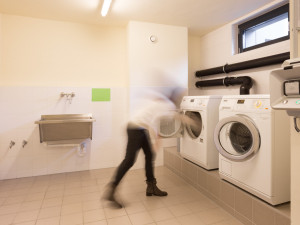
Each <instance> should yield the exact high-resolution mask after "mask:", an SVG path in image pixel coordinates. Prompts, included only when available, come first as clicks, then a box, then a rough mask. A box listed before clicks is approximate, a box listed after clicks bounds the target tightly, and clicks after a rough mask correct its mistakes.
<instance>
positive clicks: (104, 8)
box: [101, 0, 112, 17]
mask: <svg viewBox="0 0 300 225" xmlns="http://www.w3.org/2000/svg"><path fill="white" fill-rule="evenodd" d="M111 1H112V0H104V2H103V5H102V10H101V15H102V16H103V17H104V16H106V14H107V12H108V10H109V7H110V4H111Z"/></svg>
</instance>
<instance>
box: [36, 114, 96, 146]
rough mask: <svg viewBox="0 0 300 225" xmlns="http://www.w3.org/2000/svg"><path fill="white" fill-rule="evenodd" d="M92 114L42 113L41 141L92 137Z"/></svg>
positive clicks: (40, 125) (39, 121)
mask: <svg viewBox="0 0 300 225" xmlns="http://www.w3.org/2000/svg"><path fill="white" fill-rule="evenodd" d="M94 121H96V120H95V119H93V116H92V114H59V115H42V116H41V120H38V121H35V124H38V125H39V131H40V142H41V143H42V142H52V143H53V142H57V141H69V142H72V141H76V140H84V139H92V130H93V129H92V128H93V122H94Z"/></svg>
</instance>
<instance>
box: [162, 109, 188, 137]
mask: <svg viewBox="0 0 300 225" xmlns="http://www.w3.org/2000/svg"><path fill="white" fill-rule="evenodd" d="M178 113H181V112H177V111H171V112H169V113H166V114H164V115H162V116H161V117H160V119H159V121H158V125H157V126H158V135H159V136H160V137H162V138H175V137H181V135H182V130H183V125H182V123H181V121H180V119H179V118H178V117H177V116H176V114H178Z"/></svg>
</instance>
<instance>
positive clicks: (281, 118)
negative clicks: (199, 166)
mask: <svg viewBox="0 0 300 225" xmlns="http://www.w3.org/2000/svg"><path fill="white" fill-rule="evenodd" d="M219 110H220V112H219V118H220V121H219V122H218V124H217V126H216V128H215V132H214V141H215V144H216V147H217V149H218V151H219V153H220V154H219V174H220V176H221V178H222V179H224V180H227V181H229V182H231V183H233V184H235V185H237V186H239V187H240V188H242V189H244V190H246V191H248V192H250V193H252V194H254V195H255V196H257V197H259V198H261V199H263V200H265V201H266V202H268V203H270V204H272V205H277V204H280V203H284V202H288V201H290V128H289V118H288V116H287V114H286V113H285V112H283V111H278V110H272V108H271V106H270V96H269V95H236V96H235V95H234V96H223V99H222V101H221V103H220V108H219Z"/></svg>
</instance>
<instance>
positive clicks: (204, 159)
mask: <svg viewBox="0 0 300 225" xmlns="http://www.w3.org/2000/svg"><path fill="white" fill-rule="evenodd" d="M221 99H222V96H213V95H212V96H185V97H183V99H182V102H181V105H180V109H181V113H183V114H184V115H185V116H186V117H188V118H190V119H191V120H193V121H195V124H197V125H196V126H195V125H191V124H185V125H184V127H183V132H182V135H181V137H180V154H181V156H182V157H183V158H185V159H187V160H189V161H191V162H193V163H195V164H197V165H199V166H201V167H203V168H205V169H207V170H212V169H217V168H218V166H219V164H218V160H219V156H218V155H219V153H218V151H217V149H216V146H215V145H214V141H213V132H214V128H215V125H216V124H217V122H218V120H219V110H218V109H219V104H220V102H221Z"/></svg>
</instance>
